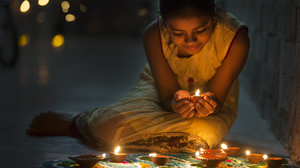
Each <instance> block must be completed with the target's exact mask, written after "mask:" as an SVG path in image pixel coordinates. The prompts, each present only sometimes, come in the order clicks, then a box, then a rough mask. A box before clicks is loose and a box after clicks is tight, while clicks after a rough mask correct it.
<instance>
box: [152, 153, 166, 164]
mask: <svg viewBox="0 0 300 168" xmlns="http://www.w3.org/2000/svg"><path fill="white" fill-rule="evenodd" d="M149 157H150V158H151V160H152V162H153V163H154V165H155V166H163V165H166V164H167V163H168V161H169V159H170V156H164V155H157V154H156V153H150V154H149Z"/></svg>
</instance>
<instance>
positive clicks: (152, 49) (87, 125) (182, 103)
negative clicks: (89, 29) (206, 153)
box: [26, 0, 249, 152]
mask: <svg viewBox="0 0 300 168" xmlns="http://www.w3.org/2000/svg"><path fill="white" fill-rule="evenodd" d="M159 14H160V16H159V18H158V19H157V20H155V21H153V22H152V23H151V24H150V25H149V26H148V27H147V28H146V30H145V32H144V36H143V42H144V48H145V53H146V56H147V59H148V64H147V65H146V67H145V68H144V70H143V71H142V73H141V76H140V79H139V81H138V82H137V84H136V85H135V86H134V87H133V89H132V91H131V92H130V93H128V94H127V95H125V96H124V97H123V98H122V99H121V100H120V101H119V102H118V103H116V104H113V105H110V106H109V107H106V108H103V107H98V108H96V109H94V110H92V111H90V112H84V113H81V114H79V115H77V116H76V117H74V118H72V119H71V118H68V116H67V115H65V114H58V113H53V112H48V113H41V114H40V115H39V116H36V117H35V119H34V120H33V121H32V123H31V124H30V128H29V129H28V130H26V132H27V133H28V134H30V135H70V136H76V137H80V138H83V139H84V140H86V141H87V142H88V143H90V144H96V145H99V146H107V145H116V144H118V145H122V147H123V148H130V149H137V150H153V151H160V152H194V151H195V150H199V148H213V147H215V146H216V145H217V144H218V143H219V142H220V141H221V140H222V138H224V137H225V136H226V134H227V133H228V131H229V130H230V128H231V126H232V124H233V122H234V121H235V119H236V116H237V103H238V90H239V84H238V79H237V77H238V75H239V73H240V72H241V71H242V69H243V67H244V64H245V62H246V58H247V54H248V50H249V38H248V35H247V28H246V26H244V24H243V23H241V22H240V21H239V20H238V19H236V18H235V17H234V16H233V15H232V14H230V13H227V12H224V11H221V10H219V9H217V8H216V4H215V3H214V0H160V1H159ZM197 89H200V91H201V98H200V99H199V100H197V101H196V102H193V101H190V100H188V99H186V98H185V97H188V96H191V95H194V94H195V91H196V90H197ZM53 123H55V126H54V125H53Z"/></svg>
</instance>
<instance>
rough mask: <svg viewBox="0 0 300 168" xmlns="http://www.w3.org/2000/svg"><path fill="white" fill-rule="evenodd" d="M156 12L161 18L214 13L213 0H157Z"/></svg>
mask: <svg viewBox="0 0 300 168" xmlns="http://www.w3.org/2000/svg"><path fill="white" fill-rule="evenodd" d="M158 12H159V14H160V15H161V17H162V19H163V20H167V19H168V18H171V17H172V18H191V17H195V16H196V17H200V16H203V15H206V16H213V15H214V14H215V0H159V7H158Z"/></svg>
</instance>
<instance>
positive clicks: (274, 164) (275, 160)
mask: <svg viewBox="0 0 300 168" xmlns="http://www.w3.org/2000/svg"><path fill="white" fill-rule="evenodd" d="M263 157H264V159H265V162H266V165H267V167H269V168H279V167H280V166H281V164H282V162H283V160H282V158H280V157H268V156H267V155H264V156H263Z"/></svg>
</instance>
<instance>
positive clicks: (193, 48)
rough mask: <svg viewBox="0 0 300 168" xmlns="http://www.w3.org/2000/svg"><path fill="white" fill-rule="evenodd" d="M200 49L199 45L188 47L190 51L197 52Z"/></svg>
mask: <svg viewBox="0 0 300 168" xmlns="http://www.w3.org/2000/svg"><path fill="white" fill-rule="evenodd" d="M198 47H199V44H198V45H195V46H193V47H186V48H187V49H188V50H192V51H193V50H196V49H197V48H198Z"/></svg>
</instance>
